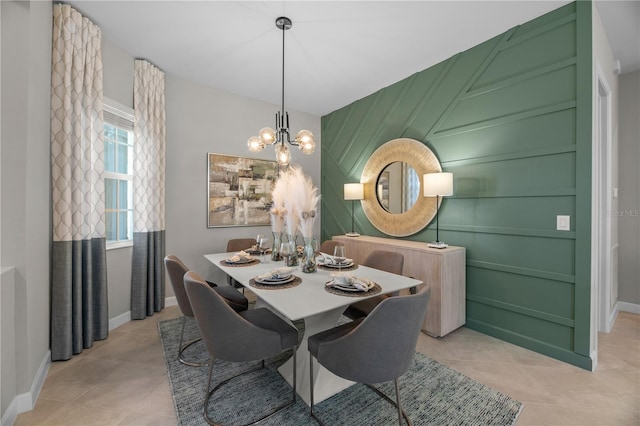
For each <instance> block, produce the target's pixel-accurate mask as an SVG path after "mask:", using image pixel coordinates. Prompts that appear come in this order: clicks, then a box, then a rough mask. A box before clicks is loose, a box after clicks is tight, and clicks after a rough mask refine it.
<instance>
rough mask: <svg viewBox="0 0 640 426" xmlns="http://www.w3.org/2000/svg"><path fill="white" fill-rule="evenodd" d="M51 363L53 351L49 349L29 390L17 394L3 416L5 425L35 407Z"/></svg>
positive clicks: (10, 423)
mask: <svg viewBox="0 0 640 426" xmlns="http://www.w3.org/2000/svg"><path fill="white" fill-rule="evenodd" d="M50 365H51V351H50V350H47V352H46V353H45V355H44V358H42V361H41V362H40V366H39V367H38V371H37V372H36V375H35V377H34V378H33V382H32V383H31V388H30V389H29V392H26V393H21V394H20V395H16V396H15V397H14V398H13V400H12V401H11V403H10V404H9V407H8V408H7V410H6V411H5V413H4V415H3V416H2V425H3V426H4V425H12V424H13V423H14V422H15V421H16V417H18V414H20V413H25V412H27V411H31V410H33V407H35V405H36V401H37V400H38V396H39V395H40V391H41V390H42V385H44V381H45V379H46V378H47V373H49V366H50Z"/></svg>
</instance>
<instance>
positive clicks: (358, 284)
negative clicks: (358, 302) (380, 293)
mask: <svg viewBox="0 0 640 426" xmlns="http://www.w3.org/2000/svg"><path fill="white" fill-rule="evenodd" d="M331 277H332V278H334V280H333V282H332V285H339V286H343V287H344V286H347V287H348V286H351V287H355V288H357V289H358V290H360V291H369V290H371V288H372V287H373V285H372V283H371V282H370V281H368V280H365V279H362V278H358V277H356V276H353V275H347V276H345V275H342V274H331ZM337 277H346V278H347V283H343V282H339V280H336V278H337Z"/></svg>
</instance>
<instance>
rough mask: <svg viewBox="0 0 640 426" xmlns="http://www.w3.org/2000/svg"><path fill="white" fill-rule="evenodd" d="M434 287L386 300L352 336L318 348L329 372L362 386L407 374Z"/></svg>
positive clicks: (364, 320)
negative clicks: (362, 384)
mask: <svg viewBox="0 0 640 426" xmlns="http://www.w3.org/2000/svg"><path fill="white" fill-rule="evenodd" d="M430 296H431V288H430V287H429V286H426V285H425V286H424V287H423V288H422V290H420V291H419V292H418V293H416V294H411V295H407V296H395V297H389V298H387V299H384V300H383V301H382V302H380V303H379V304H378V306H376V307H375V308H374V309H373V311H371V313H370V314H369V315H368V316H367V317H366V318H364V319H363V320H362V322H360V324H358V325H357V326H356V327H355V328H353V329H352V330H351V331H350V332H349V333H347V334H345V335H344V336H342V337H339V338H337V339H335V340H333V341H330V342H324V343H323V344H322V345H321V346H320V347H319V348H318V354H317V359H318V361H320V363H321V364H322V365H324V366H325V367H327V368H328V369H329V370H330V371H332V372H333V373H335V374H337V375H338V376H341V377H343V378H345V379H347V380H352V381H355V382H359V383H368V384H372V383H382V382H387V381H391V380H394V379H396V378H398V377H399V376H401V375H402V374H404V373H405V372H406V371H407V369H408V368H409V365H410V364H411V361H412V359H413V356H414V354H415V350H416V344H417V342H418V336H419V334H420V328H421V326H422V323H423V321H424V317H425V314H426V312H427V304H428V303H429V297H430Z"/></svg>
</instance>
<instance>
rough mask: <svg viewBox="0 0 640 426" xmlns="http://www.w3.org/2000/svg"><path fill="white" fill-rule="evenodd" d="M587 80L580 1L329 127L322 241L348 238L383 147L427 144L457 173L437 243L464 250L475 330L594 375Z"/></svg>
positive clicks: (364, 224)
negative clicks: (360, 192)
mask: <svg viewBox="0 0 640 426" xmlns="http://www.w3.org/2000/svg"><path fill="white" fill-rule="evenodd" d="M434 42H437V41H434ZM363 78H366V76H363ZM591 78H592V76H591V3H590V2H577V3H571V4H568V5H566V6H564V7H562V8H560V9H557V10H555V11H552V12H550V13H548V14H546V15H543V16H541V17H539V18H537V19H535V20H532V21H530V22H527V23H525V24H523V25H520V26H518V27H515V28H512V29H510V30H509V31H507V32H505V33H504V34H502V35H500V36H497V37H495V38H492V39H490V40H487V41H485V42H483V43H481V44H479V45H477V46H475V47H473V48H471V49H469V50H467V51H465V52H462V53H459V54H457V55H456V56H453V57H452V58H450V59H448V60H446V61H444V62H442V63H439V64H437V65H435V66H433V67H431V68H429V69H426V70H424V71H421V72H419V73H416V74H414V75H412V76H410V77H408V78H406V79H404V80H402V81H399V82H397V83H395V84H393V85H391V86H389V87H387V88H384V89H382V90H380V91H378V92H376V93H373V94H372V95H370V96H367V97H366V98H363V99H361V100H359V101H356V102H354V103H352V104H350V105H348V106H346V107H344V108H341V109H339V110H337V111H334V112H332V113H331V114H328V115H326V116H324V117H322V160H321V161H322V165H321V169H322V182H321V183H322V185H321V187H322V236H321V237H322V239H323V240H325V239H329V238H331V236H332V235H337V234H344V233H345V232H348V231H350V228H351V203H350V202H347V201H344V200H343V199H342V196H343V194H342V191H343V184H344V183H348V182H359V180H360V175H361V173H362V170H363V168H364V165H365V163H366V162H367V159H368V158H369V156H370V155H371V154H372V153H373V152H374V151H375V150H376V149H377V148H378V147H379V146H380V145H382V144H384V143H385V142H387V141H389V140H391V139H395V138H399V137H408V138H414V139H417V140H420V141H423V142H424V143H425V144H426V145H427V146H428V147H429V148H430V149H431V150H432V151H433V152H434V153H435V154H436V156H437V157H438V159H439V160H440V162H441V164H442V168H443V170H444V171H448V172H452V173H453V176H454V195H453V196H451V197H446V198H445V200H444V201H443V203H442V207H441V209H440V212H439V220H440V225H439V228H440V230H439V232H440V239H441V240H444V241H446V242H447V243H449V244H451V245H457V246H464V247H466V249H467V300H466V325H467V327H469V328H472V329H475V330H478V331H481V332H483V333H486V334H489V335H492V336H495V337H498V338H500V339H504V340H506V341H509V342H512V343H515V344H517V345H521V346H523V347H526V348H529V349H532V350H534V351H537V352H540V353H543V354H546V355H549V356H551V357H554V358H557V359H560V360H563V361H566V362H569V363H571V364H574V365H577V366H580V367H583V368H587V369H590V368H591V359H590V357H589V355H590V354H589V336H590V297H591V296H590V268H591V262H590V251H591V243H590V240H591V235H590V229H591V212H590V209H591ZM556 215H570V216H571V231H557V230H556ZM355 222H356V231H358V232H360V233H362V234H366V235H376V236H384V235H383V234H381V233H380V232H379V231H378V230H376V229H375V228H374V227H373V226H372V225H371V224H370V223H369V222H368V220H367V218H366V216H365V215H364V213H363V211H362V208H361V207H360V206H359V205H357V204H356V209H355ZM435 234H436V229H435V223H434V222H431V223H430V224H429V225H428V226H427V227H426V228H425V229H424V230H422V231H420V232H418V233H416V234H414V235H411V236H409V237H407V238H406V239H410V240H416V241H424V242H428V241H433V240H435Z"/></svg>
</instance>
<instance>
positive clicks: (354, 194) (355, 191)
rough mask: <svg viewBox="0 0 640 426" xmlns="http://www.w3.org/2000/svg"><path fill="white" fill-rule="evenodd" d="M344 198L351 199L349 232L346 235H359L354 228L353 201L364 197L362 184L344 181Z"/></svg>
mask: <svg viewBox="0 0 640 426" xmlns="http://www.w3.org/2000/svg"><path fill="white" fill-rule="evenodd" d="M344 199H345V200H351V232H348V233H347V234H346V235H347V236H348V237H359V236H360V234H358V233H357V232H355V230H354V227H353V225H354V217H353V203H354V202H355V200H362V199H364V185H363V184H361V183H345V184H344Z"/></svg>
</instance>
